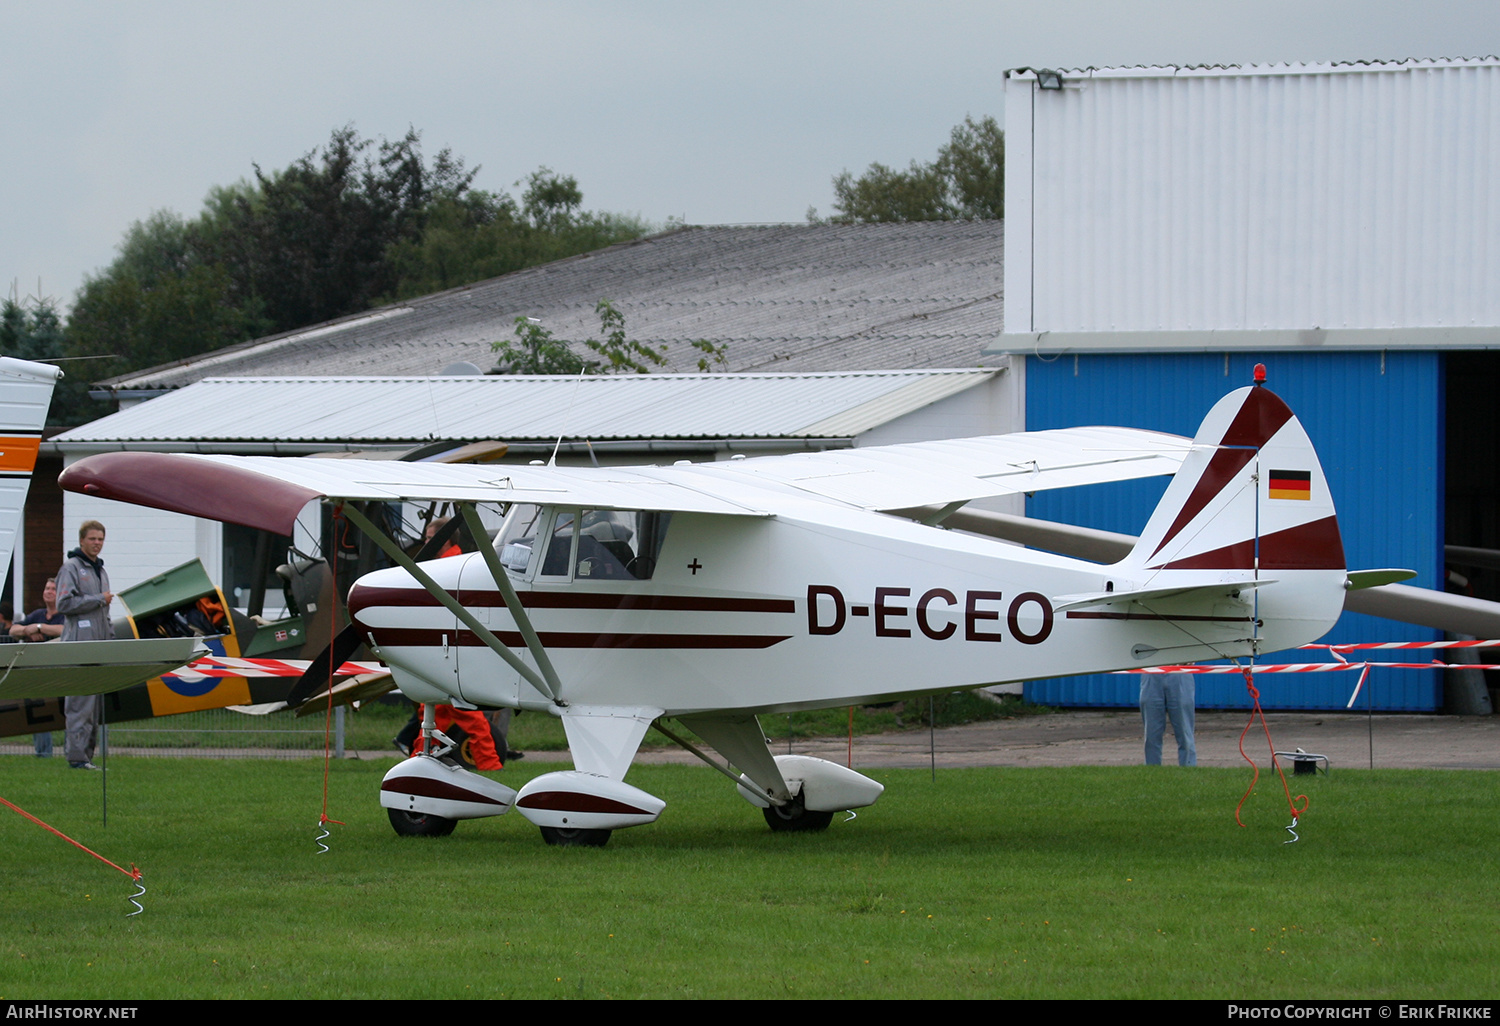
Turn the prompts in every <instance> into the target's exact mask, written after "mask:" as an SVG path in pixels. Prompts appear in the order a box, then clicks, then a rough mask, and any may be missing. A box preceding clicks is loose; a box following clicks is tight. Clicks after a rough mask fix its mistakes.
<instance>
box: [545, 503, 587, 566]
mask: <svg viewBox="0 0 1500 1026" xmlns="http://www.w3.org/2000/svg"><path fill="white" fill-rule="evenodd" d="M577 526H578V514H577V512H575V511H574V510H571V509H560V510H558V511H557V517H556V519H555V520H553V522H552V539H551V540H550V541H549V542H548V543H547V554H546V555H545V556H543V557H542V569H541V572H540V573H539V574H538V576H540V577H567V576H568V568H569V567H570V566H571V565H572V562H573V541H574V538H575V537H576V536H577V534H578V532H577V531H576V530H575V528H576V527H577Z"/></svg>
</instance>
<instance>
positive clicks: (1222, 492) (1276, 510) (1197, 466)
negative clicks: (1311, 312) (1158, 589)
mask: <svg viewBox="0 0 1500 1026" xmlns="http://www.w3.org/2000/svg"><path fill="white" fill-rule="evenodd" d="M1121 565H1122V566H1123V567H1126V568H1128V569H1129V570H1131V571H1132V572H1133V573H1134V574H1135V575H1136V576H1137V577H1138V578H1140V579H1142V580H1154V579H1156V578H1157V577H1158V575H1159V574H1161V573H1163V572H1167V571H1173V570H1219V571H1223V570H1236V571H1251V572H1254V573H1257V574H1258V575H1259V576H1262V577H1277V576H1281V575H1282V572H1284V571H1290V570H1329V571H1332V570H1338V571H1341V572H1342V571H1343V570H1344V546H1343V542H1342V541H1341V539H1340V537H1339V527H1338V519H1337V517H1336V515H1335V513H1334V508H1333V497H1332V496H1331V495H1330V494H1329V492H1328V482H1327V480H1326V479H1325V478H1324V476H1323V468H1322V466H1321V465H1320V464H1319V463H1318V457H1317V454H1316V453H1315V452H1314V451H1313V447H1312V442H1311V441H1309V439H1308V437H1307V432H1306V431H1304V430H1303V429H1302V424H1301V423H1300V422H1299V421H1298V420H1297V418H1296V417H1295V416H1293V414H1292V411H1291V409H1290V408H1288V407H1287V405H1286V403H1284V402H1282V400H1281V398H1280V397H1279V396H1277V395H1276V394H1275V393H1274V392H1272V391H1271V390H1270V389H1268V388H1265V387H1264V386H1260V385H1257V386H1255V387H1253V388H1241V389H1238V390H1236V391H1234V392H1231V393H1229V394H1228V395H1226V396H1225V397H1224V398H1223V399H1220V400H1219V401H1218V403H1216V404H1215V405H1214V408H1213V409H1212V410H1210V411H1209V413H1208V416H1207V417H1206V418H1204V421H1203V424H1202V426H1201V427H1200V428H1199V429H1198V434H1197V436H1196V437H1195V438H1194V439H1193V451H1192V452H1191V453H1190V454H1189V455H1188V458H1187V459H1186V460H1185V461H1184V462H1183V464H1182V468H1181V469H1180V470H1179V471H1178V472H1177V474H1176V476H1175V477H1174V478H1173V479H1172V483H1171V484H1170V485H1169V486H1168V487H1167V491H1166V494H1165V495H1163V496H1162V500H1161V503H1160V504H1159V505H1158V506H1157V507H1156V512H1155V513H1153V514H1152V516H1151V520H1150V522H1149V523H1147V525H1146V530H1145V532H1144V533H1143V534H1142V535H1141V539H1140V541H1139V543H1138V544H1137V545H1136V546H1135V548H1134V549H1133V550H1132V551H1131V553H1130V555H1129V556H1127V557H1126V559H1125V560H1124V561H1123V563H1122V564H1121Z"/></svg>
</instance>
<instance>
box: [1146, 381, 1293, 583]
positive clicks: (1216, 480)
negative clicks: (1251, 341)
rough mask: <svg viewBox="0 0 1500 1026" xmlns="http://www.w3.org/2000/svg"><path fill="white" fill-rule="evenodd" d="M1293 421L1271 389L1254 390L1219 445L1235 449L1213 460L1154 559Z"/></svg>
mask: <svg viewBox="0 0 1500 1026" xmlns="http://www.w3.org/2000/svg"><path fill="white" fill-rule="evenodd" d="M1291 419H1292V411H1291V408H1290V407H1288V406H1287V404H1286V403H1284V402H1282V401H1281V397H1280V396H1278V395H1277V394H1276V393H1275V392H1272V391H1271V390H1270V389H1268V388H1252V389H1251V390H1250V394H1249V395H1247V396H1245V401H1244V403H1243V404H1241V406H1240V409H1239V412H1238V413H1236V414H1235V415H1234V420H1232V421H1230V423H1229V429H1228V430H1226V431H1225V432H1224V437H1223V439H1221V440H1220V442H1219V444H1220V445H1225V446H1234V447H1235V448H1232V449H1219V450H1217V451H1215V452H1214V454H1213V456H1211V457H1210V458H1209V461H1208V466H1207V467H1205V468H1204V470H1203V475H1202V476H1201V477H1199V478H1198V483H1197V484H1195V485H1194V486H1193V491H1192V493H1191V494H1190V495H1189V496H1188V497H1187V501H1186V502H1184V503H1183V504H1182V509H1181V510H1179V511H1178V513H1177V519H1175V520H1173V521H1172V526H1171V527H1169V528H1168V529H1167V533H1166V534H1165V535H1163V536H1162V539H1161V544H1159V545H1157V546H1156V550H1155V551H1154V552H1152V553H1151V554H1152V555H1153V556H1154V555H1156V553H1157V552H1160V551H1161V550H1162V549H1163V548H1165V547H1166V544H1167V543H1168V542H1170V541H1171V540H1172V539H1173V538H1175V537H1177V533H1178V532H1179V531H1181V530H1182V529H1183V528H1184V527H1186V526H1187V525H1188V524H1190V523H1192V521H1193V518H1194V517H1195V516H1197V515H1198V514H1199V513H1201V512H1203V507H1205V506H1207V505H1208V503H1209V501H1210V500H1211V499H1213V497H1214V496H1215V495H1218V494H1219V492H1220V491H1221V490H1222V489H1223V487H1224V486H1225V485H1226V484H1228V483H1229V482H1230V481H1232V480H1234V476H1235V475H1236V474H1238V473H1239V472H1240V471H1241V470H1243V469H1244V467H1245V464H1246V463H1249V462H1250V458H1251V457H1252V456H1254V455H1255V450H1256V449H1259V448H1260V447H1261V446H1263V445H1265V444H1266V442H1268V441H1270V440H1271V436H1272V435H1274V434H1276V432H1278V431H1280V430H1281V427H1282V425H1283V424H1285V423H1286V422H1287V421H1289V420H1291Z"/></svg>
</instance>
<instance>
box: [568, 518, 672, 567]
mask: <svg viewBox="0 0 1500 1026" xmlns="http://www.w3.org/2000/svg"><path fill="white" fill-rule="evenodd" d="M671 518H672V515H671V514H670V513H658V512H654V511H650V510H644V511H635V510H610V509H590V510H584V511H583V513H582V516H581V517H580V519H579V525H580V526H579V529H578V549H577V556H576V559H575V561H574V565H573V577H574V579H575V580H580V579H588V580H603V581H611V580H613V581H622V580H623V581H649V580H650V579H651V575H652V574H653V573H655V572H656V558H657V554H658V553H659V552H660V551H661V545H662V540H663V539H664V538H665V537H666V533H667V524H668V522H669V521H670V520H671Z"/></svg>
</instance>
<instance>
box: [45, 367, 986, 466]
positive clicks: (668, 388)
mask: <svg viewBox="0 0 1500 1026" xmlns="http://www.w3.org/2000/svg"><path fill="white" fill-rule="evenodd" d="M996 373H998V371H994V370H911V371H867V372H844V373H823V374H781V373H778V374H632V375H622V376H617V377H585V378H573V377H560V376H519V375H516V376H494V377H475V376H470V377H422V378H408V377H316V378H313V377H298V378H293V377H268V378H209V379H207V380H204V381H200V382H198V383H197V384H194V385H190V386H188V387H187V388H183V389H180V390H178V391H175V392H171V393H169V394H167V395H164V396H162V397H160V398H158V399H153V400H151V401H149V402H144V403H140V404H138V405H136V406H132V407H130V408H128V409H126V410H122V411H121V412H119V413H116V414H112V415H111V416H108V417H103V418H101V419H99V420H96V421H93V422H92V423H89V424H85V425H83V426H82V427H77V428H73V429H72V430H71V431H67V432H65V433H63V434H61V435H59V436H58V437H57V438H56V439H55V440H54V441H55V442H56V444H58V446H59V447H60V448H63V449H78V448H90V447H97V446H99V445H101V444H103V445H109V446H114V445H123V446H126V447H129V446H130V445H131V444H132V443H168V442H184V441H189V442H201V443H205V447H206V448H208V449H210V450H211V449H212V448H213V444H214V443H225V442H229V443H237V444H238V443H250V442H272V443H276V442H282V443H317V442H327V441H337V442H339V443H352V444H364V445H380V444H395V443H410V442H415V441H421V440H424V439H429V438H431V439H453V440H472V439H483V438H496V439H500V440H502V441H509V442H521V441H543V440H552V439H556V438H557V437H558V436H559V435H562V434H566V435H567V436H568V437H569V438H588V439H591V440H593V441H609V440H617V439H619V440H623V439H690V438H835V437H838V438H847V437H853V436H855V435H858V434H860V433H861V432H863V431H867V430H869V429H870V428H873V427H875V426H877V425H880V424H884V423H887V422H889V421H891V420H893V419H895V418H896V417H899V416H901V415H903V414H906V413H910V412H912V411H914V410H918V409H921V408H922V407H924V406H928V405H930V404H931V403H934V402H936V401H938V400H939V399H942V398H945V397H946V396H949V395H953V394H954V393H956V392H961V391H963V390H964V389H966V388H971V387H973V386H975V385H978V384H980V383H982V382H985V381H988V380H989V379H990V378H992V377H993V376H994V375H995V374H996Z"/></svg>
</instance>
